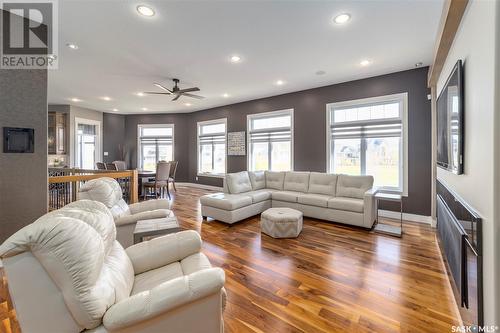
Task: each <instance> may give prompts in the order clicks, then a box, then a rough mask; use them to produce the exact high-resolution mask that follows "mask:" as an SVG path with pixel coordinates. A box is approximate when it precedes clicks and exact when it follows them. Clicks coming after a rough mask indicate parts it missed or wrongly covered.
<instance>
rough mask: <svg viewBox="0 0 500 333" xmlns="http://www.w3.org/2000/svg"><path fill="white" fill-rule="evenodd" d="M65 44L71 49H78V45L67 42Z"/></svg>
mask: <svg viewBox="0 0 500 333" xmlns="http://www.w3.org/2000/svg"><path fill="white" fill-rule="evenodd" d="M66 46H67V47H69V48H70V49H72V50H78V45H76V44H73V43H68V44H66Z"/></svg>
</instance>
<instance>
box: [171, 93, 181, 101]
mask: <svg viewBox="0 0 500 333" xmlns="http://www.w3.org/2000/svg"><path fill="white" fill-rule="evenodd" d="M179 97H181V94H177V95H176V96H175V97H174V99H172V101H176V100H178V99H179Z"/></svg>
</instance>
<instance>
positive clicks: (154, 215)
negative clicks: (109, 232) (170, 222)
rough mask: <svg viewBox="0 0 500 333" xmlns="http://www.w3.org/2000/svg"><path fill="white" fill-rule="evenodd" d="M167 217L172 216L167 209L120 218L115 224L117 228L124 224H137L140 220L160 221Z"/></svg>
mask: <svg viewBox="0 0 500 333" xmlns="http://www.w3.org/2000/svg"><path fill="white" fill-rule="evenodd" d="M169 216H173V213H172V211H170V210H168V209H155V210H148V211H144V212H139V213H136V214H131V215H123V216H120V217H119V218H117V219H116V220H115V224H116V225H117V226H122V225H126V224H131V223H137V221H140V220H151V219H160V218H163V217H169Z"/></svg>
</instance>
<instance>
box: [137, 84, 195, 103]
mask: <svg viewBox="0 0 500 333" xmlns="http://www.w3.org/2000/svg"><path fill="white" fill-rule="evenodd" d="M172 81H174V87H173V88H172V89H168V88H165V87H164V86H163V85H161V84H159V83H154V85H155V86H157V87H158V88H160V89H162V90H163V91H164V92H155V91H145V92H144V93H145V94H150V95H174V96H175V97H174V98H173V99H172V101H176V100H178V99H179V97H181V96H186V97H191V98H197V99H202V98H204V97H203V96H199V95H194V94H190V92H192V91H200V88H198V87H193V88H186V89H180V88H179V86H178V83H179V79H172Z"/></svg>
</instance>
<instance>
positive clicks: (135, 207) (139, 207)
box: [128, 199, 170, 214]
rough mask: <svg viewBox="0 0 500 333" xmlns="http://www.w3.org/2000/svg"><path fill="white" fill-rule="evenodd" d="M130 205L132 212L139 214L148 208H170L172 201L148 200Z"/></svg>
mask: <svg viewBox="0 0 500 333" xmlns="http://www.w3.org/2000/svg"><path fill="white" fill-rule="evenodd" d="M128 207H129V209H130V213H131V214H137V213H141V212H146V211H148V210H156V209H170V202H169V201H168V200H167V199H156V200H147V201H143V202H137V203H135V204H131V205H129V206H128Z"/></svg>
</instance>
